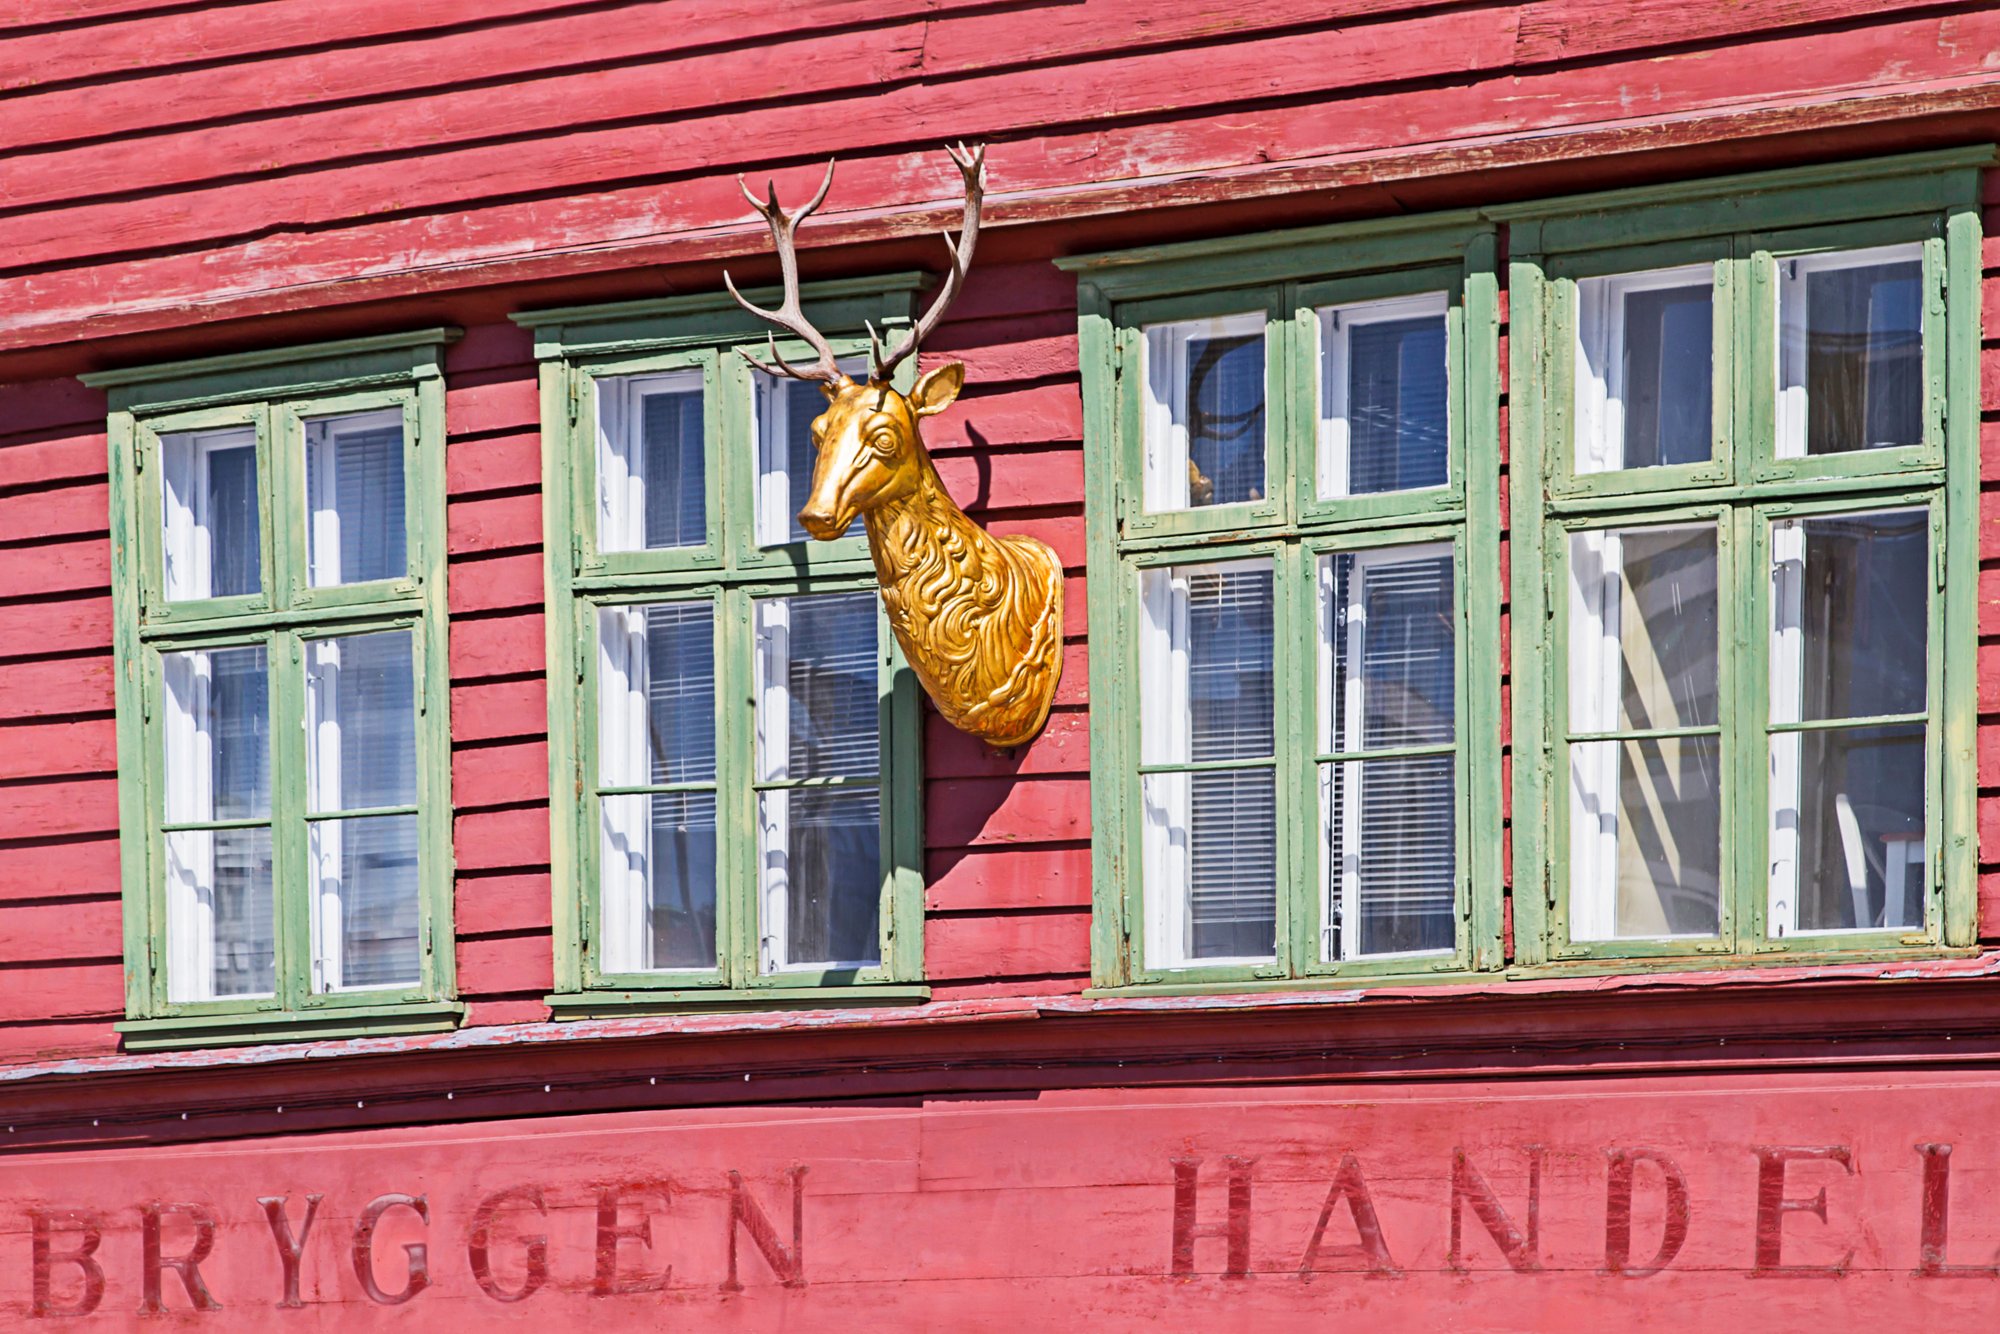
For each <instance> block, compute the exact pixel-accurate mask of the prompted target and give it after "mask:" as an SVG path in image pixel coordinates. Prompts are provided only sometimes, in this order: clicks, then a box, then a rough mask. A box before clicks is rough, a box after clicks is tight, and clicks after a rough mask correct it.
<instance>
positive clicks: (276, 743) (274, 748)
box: [269, 630, 317, 1010]
mask: <svg viewBox="0 0 2000 1334" xmlns="http://www.w3.org/2000/svg"><path fill="white" fill-rule="evenodd" d="M269 642H270V645H271V648H270V655H269V661H270V670H271V673H272V680H271V862H272V880H273V895H272V899H273V902H272V905H271V908H272V918H273V925H274V927H275V931H276V937H277V993H278V999H279V1003H280V1004H281V1005H283V1006H284V1008H286V1009H288V1010H296V1009H299V1008H301V1007H303V1006H305V1005H307V1004H309V1003H311V998H312V997H313V986H312V962H313V931H312V921H313V914H314V912H315V911H316V910H317V903H316V899H317V894H316V892H315V891H316V888H317V887H316V886H314V885H313V884H312V882H311V869H312V868H311V864H310V857H309V855H308V849H307V830H306V821H305V812H306V777H307V775H306V764H307V759H306V755H307V752H306V730H305V729H306V688H305V650H304V644H303V641H302V639H301V637H300V636H299V634H298V633H297V632H296V631H290V630H281V631H276V632H274V633H273V634H272V636H271V639H270V641H269Z"/></svg>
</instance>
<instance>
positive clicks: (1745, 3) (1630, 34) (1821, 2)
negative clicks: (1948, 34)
mask: <svg viewBox="0 0 2000 1334" xmlns="http://www.w3.org/2000/svg"><path fill="white" fill-rule="evenodd" d="M1943 7H1944V5H1943V4H1942V3H1941V2H1940V0H1736V3H1732V4H1729V5H1726V6H1718V7H1713V8H1711V7H1704V6H1701V5H1686V4H1677V3H1674V0H1632V2H1631V3H1628V4H1623V5H1615V6H1608V5H1593V4H1590V3H1589V2H1588V0H1540V2H1539V3H1535V4H1526V5H1523V6H1521V35H1520V40H1519V43H1518V45H1517V46H1516V47H1515V53H1514V55H1515V59H1516V60H1517V61H1518V62H1519V63H1521V64H1524V65H1525V64H1535V63H1540V62H1544V61H1559V60H1578V59H1581V58H1583V57H1586V56H1596V55H1603V54H1605V53H1606V52H1612V51H1632V50H1643V49H1645V48H1648V47H1653V46H1668V45H1675V44H1679V43H1682V42H1698V41H1703V40H1705V39H1710V38H1734V39H1738V40H1741V39H1743V38H1746V37H1750V36H1755V35H1761V34H1767V33H1772V32H1778V31H1782V30H1784V29H1787V28H1798V27H1807V26H1810V25H1813V24H1824V23H1845V22H1849V21H1852V20H1857V19H1881V18H1886V17H1888V16H1889V15H1891V14H1907V13H1912V12H1921V11H1924V10H1928V9H1939V8H1943Z"/></svg>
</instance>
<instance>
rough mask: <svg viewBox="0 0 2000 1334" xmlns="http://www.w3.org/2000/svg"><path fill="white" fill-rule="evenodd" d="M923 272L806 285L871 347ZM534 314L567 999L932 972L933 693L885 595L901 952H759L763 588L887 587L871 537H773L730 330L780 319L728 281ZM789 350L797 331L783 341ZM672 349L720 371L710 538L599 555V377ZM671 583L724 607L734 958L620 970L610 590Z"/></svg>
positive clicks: (890, 884) (721, 911)
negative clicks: (828, 962) (601, 728)
mask: <svg viewBox="0 0 2000 1334" xmlns="http://www.w3.org/2000/svg"><path fill="white" fill-rule="evenodd" d="M923 277H924V275H922V274H895V275H889V276H888V277H887V278H880V279H854V280H846V281H843V282H839V283H823V284H809V285H807V286H806V287H805V288H804V289H803V293H804V295H805V297H806V299H807V311H808V314H809V315H810V316H811V317H812V318H813V319H814V321H815V322H816V323H818V324H819V325H820V327H822V328H823V329H825V330H826V331H827V333H828V341H829V342H830V343H831V344H832V345H833V347H834V350H835V352H836V354H838V355H842V356H846V355H858V354H861V353H863V352H865V351H866V350H867V339H866V336H865V334H863V333H862V332H861V328H862V324H863V321H867V320H872V321H873V322H874V323H875V326H876V327H877V328H878V329H881V328H884V327H893V326H894V325H896V324H898V323H900V322H905V321H907V320H908V318H909V309H910V304H911V299H912V295H913V293H914V291H915V289H916V287H917V286H918V285H919V283H920V282H921V281H922V280H923ZM750 295H751V299H752V300H758V299H760V297H761V298H762V299H765V300H770V301H775V300H776V298H777V295H778V294H777V293H776V292H768V291H767V292H762V293H751V294H750ZM517 320H518V322H520V323H523V324H528V325H530V326H531V327H533V328H535V330H536V333H537V348H538V352H539V354H540V355H541V357H542V366H541V404H542V476H543V522H544V532H545V534H546V535H547V540H546V542H545V551H546V561H545V565H544V585H545V588H546V594H547V599H548V607H549V617H548V628H549V635H548V647H547V652H548V681H549V766H550V783H551V787H550V791H551V794H552V800H551V848H550V851H551V862H552V866H551V870H552V881H553V885H552V893H553V903H552V911H553V914H554V915H553V922H554V935H555V965H556V967H555V983H556V986H555V992H554V996H555V997H569V998H573V1001H565V1002H564V1003H563V1005H562V1007H561V1009H562V1013H564V1014H568V1015H580V1014H583V1013H586V1012H589V1013H595V1012H596V1011H595V1010H594V1009H592V1007H594V1006H606V1007H614V1008H615V1007H616V1006H618V1005H621V1004H624V1002H620V1001H618V1000H617V999H616V998H617V997H621V996H624V997H633V998H639V999H637V1000H634V1001H632V1002H631V1003H632V1004H638V1005H641V1006H653V1007H656V1008H661V1009H674V1008H685V1007H686V1006H687V1005H689V1004H693V1003H696V1002H695V1001H691V1000H690V999H689V998H699V1001H698V1003H699V1004H701V1005H704V1006H720V1007H723V1008H728V1007H730V1006H738V1007H745V1008H747V1007H750V1006H751V1005H753V1004H761V1005H791V1004H798V1003H803V1002H801V1001H799V1000H798V999H797V998H798V997H802V996H806V995H808V994H810V993H812V992H814V990H815V989H820V990H825V991H826V992H827V993H828V994H829V995H833V996H847V995H850V994H852V995H860V994H862V993H864V992H865V993H869V994H875V993H878V992H879V991H880V989H881V988H882V987H883V986H885V985H896V984H904V983H913V982H916V981H917V980H918V979H921V977H922V976H923V906H924V905H923V826H922V811H923V802H922V778H921V774H922V763H921V744H922V716H921V705H920V702H919V699H918V688H917V684H916V678H915V675H914V673H912V672H911V671H910V669H909V667H908V664H907V663H905V662H904V661H903V659H902V656H901V653H900V650H899V649H897V648H896V646H895V641H894V636H893V635H892V634H891V633H890V632H889V629H888V623H887V618H886V614H885V613H884V612H883V611H882V610H881V606H880V601H879V599H877V602H876V608H877V613H876V614H877V627H878V628H877V634H878V643H879V645H880V646H881V651H882V658H881V663H880V686H881V719H882V738H883V757H882V765H881V769H880V772H879V775H878V778H877V781H876V786H877V787H878V789H879V791H880V793H881V810H882V821H883V828H882V851H883V859H884V867H883V882H884V887H883V908H882V937H881V939H882V961H881V964H880V965H879V966H878V967H874V968H869V969H863V970H858V971H853V970H849V971H838V972H836V971H833V970H822V971H811V970H804V971H799V972H787V973H783V974H762V973H760V972H759V971H758V967H759V939H758V935H759V933H758V929H757V916H758V912H759V895H758V893H757V865H756V839H757V834H756V824H755V789H756V786H757V785H756V784H754V783H753V782H752V779H751V775H752V755H751V744H752V725H751V720H750V713H749V710H750V708H751V707H752V704H751V702H750V701H749V700H748V699H747V698H746V699H745V700H744V701H743V702H742V703H741V704H740V705H739V704H738V703H737V701H735V700H734V699H733V698H732V699H724V698H723V693H724V692H733V691H735V690H737V689H739V688H744V687H745V683H747V682H749V681H751V680H752V679H753V677H754V670H753V668H754V644H753V626H752V622H751V608H752V603H753V601H754V600H755V599H757V598H761V597H775V596H787V595H810V594H814V593H831V592H859V591H869V592H873V591H874V590H875V588H876V581H875V577H874V569H873V564H872V562H871V561H870V559H869V557H868V555H867V548H866V545H865V542H864V541H863V540H862V539H861V538H860V537H858V536H856V537H854V538H851V539H848V540H846V541H843V542H839V543H831V544H813V546H812V547H811V548H809V549H806V550H803V551H800V550H798V549H796V548H792V547H779V548H769V549H765V548H759V547H758V546H757V545H756V539H755V520H756V513H755V486H754V483H755V464H754V455H755V439H754V412H753V410H752V407H751V404H750V399H749V395H750V392H751V386H752V380H751V376H750V373H749V372H748V370H747V368H744V367H742V366H741V365H740V363H739V361H738V359H737V358H736V357H734V356H733V355H732V354H731V349H732V347H733V346H736V345H740V344H742V343H744V342H746V341H750V340H762V339H763V337H764V334H765V329H766V326H764V325H763V324H762V323H761V322H759V321H756V320H755V319H754V318H753V317H751V316H749V315H747V314H746V313H744V312H742V311H741V310H740V309H738V308H737V307H736V305H735V303H734V302H733V301H732V300H730V298H729V297H728V295H727V294H726V293H717V294H713V295H704V296H700V297H684V298H672V299H668V300H666V301H658V302H637V303H626V304H622V305H616V306H594V307H578V308H571V309H567V310H561V311H542V312H532V313H530V314H528V315H523V316H519V317H517ZM786 350H787V348H786V347H785V346H783V345H781V347H780V351H781V352H782V351H786ZM791 350H794V351H796V350H797V349H796V348H793V349H791ZM668 366H680V367H700V368H701V370H702V372H703V387H704V394H705V395H706V398H707V403H706V405H705V411H704V414H703V416H704V423H705V429H706V443H707V450H708V453H707V463H706V474H707V481H708V487H709V509H708V532H707V533H706V535H705V537H706V541H705V542H704V545H703V546H702V547H701V548H700V549H698V550H697V549H689V550H687V551H680V552H611V553H603V554H602V555H600V554H597V553H596V552H595V550H594V547H595V542H594V533H593V531H592V525H593V524H594V522H595V518H594V516H595V513H596V503H595V502H596V497H595V489H596V484H597V483H596V430H595V403H594V401H595V393H594V385H595V381H596V380H597V379H598V378H602V377H610V376H618V375H626V374H636V373H643V372H648V371H654V370H659V369H662V368H665V367H668ZM915 372H916V368H915V365H914V364H913V363H911V364H906V365H905V366H903V367H900V368H898V372H897V377H896V379H897V383H898V384H899V385H901V386H902V387H904V388H905V389H907V388H908V387H909V386H910V385H911V384H913V383H914V380H915ZM822 548H824V549H822ZM657 601H697V602H705V603H707V604H708V605H709V606H710V607H711V608H712V615H713V617H714V625H715V633H716V655H715V662H716V689H717V691H718V705H717V715H718V718H717V721H718V726H717V731H716V745H717V771H716V781H715V783H714V784H713V787H714V790H715V792H716V794H717V805H718V811H717V817H718V826H717V868H716V873H717V880H718V886H719V890H720V892H719V893H718V896H717V905H716V908H717V913H716V915H717V923H716V935H717V959H716V963H715V966H714V967H712V968H694V969H686V970H675V971H662V972H659V973H638V974H633V973H623V974H605V973H602V972H601V971H600V970H599V968H598V966H597V963H596V960H597V959H598V958H599V957H600V954H599V951H600V948H601V944H602V933H601V930H600V927H599V923H598V904H597V893H596V885H597V874H596V869H595V868H596V864H597V847H598V836H597V829H596V822H597V818H598V817H597V810H598V800H599V798H598V795H597V791H598V789H597V787H596V784H595V776H596V773H597V759H596V752H597V724H596V717H597V707H596V694H595V681H594V675H595V672H594V665H595V662H596V642H597V632H596V609H597V608H598V607H600V606H604V605H610V604H624V603H633V602H641V603H643V602H657ZM746 998H753V999H746ZM754 998H767V999H754ZM552 1003H553V1002H552ZM578 1006H581V1007H582V1009H578V1008H577V1007H578ZM627 1008H628V1009H629V1006H628V1007H627ZM605 1012H607V1013H609V1012H613V1009H612V1008H607V1009H606V1011H605ZM616 1012H626V1011H625V1010H618V1011H616Z"/></svg>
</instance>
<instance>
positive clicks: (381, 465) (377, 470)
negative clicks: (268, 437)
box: [305, 408, 410, 588]
mask: <svg viewBox="0 0 2000 1334" xmlns="http://www.w3.org/2000/svg"><path fill="white" fill-rule="evenodd" d="M305 447H306V470H305V471H306V547H307V552H306V556H307V573H308V578H309V582H310V583H311V585H312V586H313V587H314V588H327V587H331V586H332V585H335V584H358V583H365V582H367V581H369V580H373V579H399V578H401V577H403V576H404V575H405V574H407V573H409V565H410V562H409V556H408V548H407V543H406V538H405V534H404V531H403V505H404V477H403V472H404V469H403V413H402V410H401V409H398V408H390V409H386V410H384V411H381V412H363V413H349V414H347V415H344V416H339V417H315V418H311V419H309V420H308V421H307V422H306V424H305Z"/></svg>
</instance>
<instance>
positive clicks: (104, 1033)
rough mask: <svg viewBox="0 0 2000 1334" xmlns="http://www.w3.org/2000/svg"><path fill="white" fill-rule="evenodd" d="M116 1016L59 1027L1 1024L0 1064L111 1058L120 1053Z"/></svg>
mask: <svg viewBox="0 0 2000 1334" xmlns="http://www.w3.org/2000/svg"><path fill="white" fill-rule="evenodd" d="M114 1018H115V1016H111V1015H107V1016H105V1017H104V1018H101V1019H92V1020H85V1021H82V1022H70V1023H56V1024H26V1023H10V1024H0V1065H27V1064H31V1063H35V1062H40V1061H46V1060H55V1059H64V1058H70V1057H79V1056H109V1055H110V1054H111V1053H113V1052H115V1051H117V1050H118V1031H117V1030H116V1029H114V1028H112V1026H111V1024H112V1021H113V1019H114Z"/></svg>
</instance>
